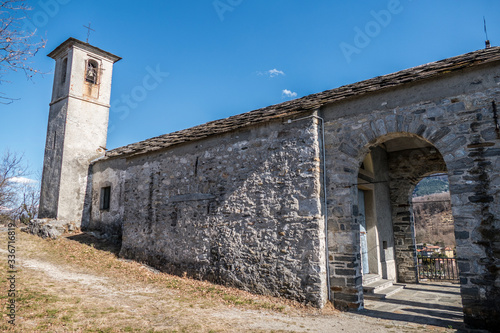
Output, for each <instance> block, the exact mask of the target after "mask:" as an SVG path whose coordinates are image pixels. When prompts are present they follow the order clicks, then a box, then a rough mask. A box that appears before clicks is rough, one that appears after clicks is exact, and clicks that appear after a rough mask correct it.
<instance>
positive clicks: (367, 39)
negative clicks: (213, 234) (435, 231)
mask: <svg viewBox="0 0 500 333" xmlns="http://www.w3.org/2000/svg"><path fill="white" fill-rule="evenodd" d="M27 2H28V4H29V5H30V6H31V7H32V10H31V11H30V12H29V13H28V15H29V16H30V18H29V19H26V20H25V21H23V22H24V23H23V25H24V27H25V29H26V30H28V31H34V30H35V29H36V34H37V35H38V36H40V37H43V38H44V39H45V40H46V47H45V49H42V50H41V51H40V52H39V53H38V54H37V55H36V56H35V57H33V58H32V59H30V60H29V61H30V62H31V65H32V66H33V67H35V68H37V69H38V70H40V71H41V72H42V73H43V74H42V75H36V76H35V77H34V78H33V79H31V80H27V79H26V76H25V75H24V74H23V73H20V72H18V73H14V72H12V73H9V74H7V75H5V76H3V77H2V79H3V80H7V81H9V82H3V83H2V84H0V93H3V94H5V96H8V97H11V98H15V99H16V100H15V101H14V102H13V103H11V104H9V105H2V104H0V154H1V153H3V152H4V151H5V150H6V149H9V150H10V151H12V152H18V153H23V154H24V157H25V159H26V161H28V162H29V165H30V170H31V176H30V177H32V178H33V177H35V175H36V174H38V173H40V172H41V169H42V166H43V153H44V146H45V136H46V129H47V120H48V113H49V102H50V99H51V93H52V92H51V91H52V81H53V72H54V64H55V63H54V61H53V60H52V59H51V58H49V57H47V54H48V53H49V52H50V51H52V50H53V49H55V48H56V47H57V46H58V45H60V44H61V43H62V42H64V41H65V40H66V39H68V38H69V37H74V38H77V39H80V40H82V41H85V40H86V38H87V32H88V30H87V29H86V28H85V27H84V25H87V26H88V24H89V23H90V24H91V28H92V29H94V30H95V31H91V33H90V38H89V43H90V44H92V45H94V46H96V47H99V48H101V49H103V50H106V51H108V52H111V53H113V54H115V55H118V56H120V57H122V58H123V59H122V60H120V61H119V62H117V63H116V64H115V66H114V69H113V83H112V91H111V109H110V120H109V130H108V142H107V148H108V149H113V148H116V147H120V146H124V145H127V144H130V143H134V142H137V141H140V140H145V139H148V138H150V137H154V136H158V135H161V134H165V133H170V132H174V131H177V130H181V129H185V128H189V127H192V126H195V125H199V124H203V123H205V122H208V121H212V120H215V119H220V118H226V117H229V116H231V115H235V114H240V113H244V112H248V111H251V110H255V109H258V108H262V107H266V106H268V105H272V104H278V103H281V102H285V101H287V100H290V99H294V98H300V97H302V96H306V95H309V94H313V93H317V92H321V91H324V90H329V89H333V88H336V87H339V86H342V85H345V84H350V83H354V82H358V81H361V80H364V79H369V78H372V77H375V76H379V75H384V74H389V73H392V72H396V71H399V70H403V69H406V68H410V67H414V66H418V65H421V64H425V63H428V62H432V61H438V60H441V59H445V58H449V57H452V56H456V55H460V54H463V53H467V52H471V51H475V50H478V49H482V48H484V45H485V44H484V41H485V39H486V38H485V33H484V28H483V16H484V17H485V18H486V22H487V29H488V37H489V39H490V40H491V44H492V45H493V46H497V45H500V20H498V15H499V14H500V1H498V0H489V1H481V0H476V1H464V0H440V1H435V0H375V1H374V0H370V1H333V0H315V1H305V0H302V1H299V0H215V1H214V0H184V1H179V0H176V1H173V0H164V1H148V0H144V1H141V2H138V1H128V0H121V1H110V0H108V1H94V0H86V1H77V0H40V1H27ZM151 71H153V72H156V73H161V74H160V76H159V79H158V84H157V85H155V88H154V89H150V90H145V89H143V80H144V78H145V77H146V76H147V75H149V73H151ZM144 91H146V93H145V94H144ZM127 99H128V100H130V101H131V102H128V103H127V102H125V101H126V100H127Z"/></svg>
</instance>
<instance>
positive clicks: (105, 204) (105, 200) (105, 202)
mask: <svg viewBox="0 0 500 333" xmlns="http://www.w3.org/2000/svg"><path fill="white" fill-rule="evenodd" d="M110 199H111V186H107V187H102V188H101V204H100V209H101V210H108V209H109V202H110Z"/></svg>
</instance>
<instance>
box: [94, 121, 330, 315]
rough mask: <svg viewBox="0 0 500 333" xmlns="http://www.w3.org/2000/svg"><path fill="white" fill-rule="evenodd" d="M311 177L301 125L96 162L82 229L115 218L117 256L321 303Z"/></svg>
mask: <svg viewBox="0 0 500 333" xmlns="http://www.w3.org/2000/svg"><path fill="white" fill-rule="evenodd" d="M124 170H126V173H125V179H124V182H123V177H122V175H123V174H122V172H123V171H124ZM320 171H321V170H320V150H319V142H318V126H317V124H316V121H315V120H313V119H311V118H310V119H307V120H302V121H300V122H294V123H282V122H274V123H268V124H264V125H261V126H259V127H249V128H246V129H244V130H241V131H238V132H233V133H227V134H225V135H222V136H217V137H212V138H209V139H206V140H203V141H195V142H191V143H188V144H183V145H178V146H174V147H172V148H169V149H166V150H163V151H159V152H157V153H153V154H149V155H141V156H137V157H135V158H134V157H131V158H128V159H127V160H126V161H124V160H112V159H111V160H105V161H98V162H97V163H95V165H94V166H93V180H92V181H93V192H92V193H93V194H92V212H91V216H92V219H91V221H90V226H91V227H92V228H96V227H98V226H99V225H103V226H109V225H118V223H117V222H118V221H119V216H120V215H122V214H123V240H122V249H121V253H120V254H121V255H122V256H124V257H126V258H131V259H135V260H139V261H142V262H146V263H148V264H150V265H153V266H154V267H157V268H160V269H162V270H164V271H166V272H170V273H175V274H180V275H181V274H184V273H186V274H187V275H188V276H192V277H194V278H201V279H206V280H210V281H214V282H217V283H221V284H225V285H229V286H235V287H238V288H241V289H245V290H249V291H252V292H257V293H261V294H270V295H281V296H285V297H288V298H291V299H296V300H299V301H303V302H308V303H311V304H313V305H315V306H323V304H324V303H325V302H326V298H327V295H326V293H327V288H326V263H325V250H326V249H325V235H324V217H323V214H322V205H321V202H322V201H321V198H320V193H321V183H320V179H321V178H320ZM103 186H111V188H112V199H111V207H110V209H109V212H100V211H99V204H98V203H99V199H98V196H97V194H96V193H97V191H98V190H99V189H100V188H101V187H103ZM121 211H123V213H122V212H121ZM115 213H116V214H115ZM108 222H109V223H108Z"/></svg>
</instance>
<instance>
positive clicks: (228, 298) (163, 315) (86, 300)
mask: <svg viewBox="0 0 500 333" xmlns="http://www.w3.org/2000/svg"><path fill="white" fill-rule="evenodd" d="M3 236H4V234H2V233H0V249H4V248H6V237H3ZM17 249H18V250H17V251H18V252H17V253H16V257H17V258H18V259H20V260H23V261H26V260H30V263H31V262H34V261H36V262H41V263H44V264H49V265H50V266H44V267H41V268H40V269H38V270H33V269H25V268H21V269H18V271H17V273H16V289H17V298H16V306H17V308H16V315H17V317H16V326H12V325H10V324H8V323H7V320H3V321H2V322H1V323H0V331H8V332H145V331H151V332H226V331H231V330H232V329H234V328H235V327H232V326H231V325H230V324H228V322H226V321H225V320H217V319H214V318H213V317H210V318H208V317H207V316H206V315H205V317H203V316H201V315H200V314H199V313H198V312H199V311H200V310H201V311H213V312H220V313H222V314H223V313H224V312H225V311H227V309H228V308H234V307H237V308H241V309H253V310H265V311H275V312H287V311H288V312H293V311H302V312H305V313H308V312H309V313H314V312H317V311H318V310H317V309H313V308H310V307H307V306H304V305H302V304H299V303H297V302H293V301H288V300H282V299H278V298H273V297H266V296H256V295H253V294H250V293H248V292H245V291H241V290H238V289H235V288H226V287H223V286H219V285H214V284H212V283H208V282H204V281H198V280H193V279H189V278H186V277H178V276H173V275H169V274H165V273H158V272H154V271H152V270H150V269H148V268H147V267H145V266H144V265H141V264H139V263H137V262H133V261H126V260H122V259H120V258H118V257H117V249H116V248H113V247H112V246H110V245H107V244H104V243H100V242H97V241H95V242H90V241H89V240H88V239H87V240H86V241H75V240H71V239H67V238H62V239H59V240H55V241H54V240H42V239H40V238H38V237H35V236H32V235H28V234H25V233H22V232H20V231H18V232H17ZM6 259H7V258H6V255H4V254H2V253H0V269H1V270H3V271H6V270H7V262H6ZM47 267H49V268H47ZM51 267H56V269H55V270H51ZM47 269H49V270H51V271H50V272H47V271H45V273H44V272H43V271H44V270H47ZM58 274H59V275H61V276H58ZM52 275H53V276H52ZM86 277H89V281H90V282H89V281H85V278H86ZM78 279H80V280H78ZM6 286H7V281H6V279H5V278H3V277H2V280H1V282H0V288H1V290H6ZM7 301H8V298H7V295H6V294H5V293H1V292H0V306H1V308H2V310H3V316H4V318H5V313H6V305H7ZM223 317H224V316H223V315H222V317H221V318H223Z"/></svg>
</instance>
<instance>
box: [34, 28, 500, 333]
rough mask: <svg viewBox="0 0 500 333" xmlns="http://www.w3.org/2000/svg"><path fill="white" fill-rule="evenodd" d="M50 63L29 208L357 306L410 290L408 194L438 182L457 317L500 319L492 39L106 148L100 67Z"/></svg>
mask: <svg viewBox="0 0 500 333" xmlns="http://www.w3.org/2000/svg"><path fill="white" fill-rule="evenodd" d="M49 56H50V57H51V58H53V59H54V60H55V75H54V85H53V95H52V100H51V102H50V112H49V122H48V129H47V141H46V147H45V160H44V170H43V180H42V191H41V204H40V214H39V215H40V218H52V219H57V220H58V221H64V222H72V223H74V224H76V225H77V226H81V228H82V229H83V230H94V231H99V232H101V233H102V234H106V235H107V236H109V237H115V238H116V239H120V241H121V252H120V255H121V256H123V257H126V258H130V259H135V260H138V261H141V262H144V263H147V264H149V265H152V266H154V267H156V268H158V269H161V270H163V271H165V272H169V273H174V274H187V275H188V276H191V277H193V278H197V279H205V280H209V281H213V282H216V283H221V284H224V285H229V286H235V287H238V288H241V289H245V290H248V291H252V292H255V293H260V294H268V295H276V296H282V297H287V298H290V299H295V300H298V301H302V302H306V303H309V304H312V305H315V306H317V307H322V306H323V305H324V304H325V303H326V302H328V301H331V302H333V304H334V305H335V307H337V308H339V309H360V308H362V307H363V302H364V291H363V285H366V284H367V283H368V281H367V280H368V277H370V279H371V278H373V277H377V278H378V279H385V280H388V281H394V282H401V283H416V282H418V276H417V269H416V248H415V237H414V224H413V212H412V204H411V195H412V192H413V189H414V188H415V186H416V184H417V183H418V182H419V181H420V180H421V179H422V178H423V177H426V176H428V175H431V174H434V173H446V174H447V175H448V177H449V184H450V193H451V201H452V213H453V217H454V226H455V236H456V243H457V248H456V252H457V257H458V259H457V260H458V266H459V270H460V286H461V295H462V300H463V310H464V314H465V321H466V323H467V324H469V325H471V326H473V327H482V328H490V329H492V328H496V327H498V326H499V325H500V271H499V269H500V232H499V228H500V221H499V208H500V197H499V189H500V175H499V170H500V128H499V119H498V117H499V115H498V113H499V111H498V103H499V102H500V47H491V48H487V49H484V50H479V51H475V52H471V53H467V54H463V55H460V56H457V57H453V58H449V59H445V60H441V61H437V62H434V63H429V64H425V65H422V66H418V67H414V68H410V69H407V70H403V71H400V72H396V73H393V74H388V75H384V76H380V77H376V78H373V79H369V80H366V81H362V82H358V83H354V84H349V85H346V86H342V87H339V88H336V89H332V90H328V91H324V92H321V93H317V94H313V95H309V96H305V97H302V98H299V99H295V100H292V101H288V102H285V103H281V104H277V105H272V106H269V107H265V108H262V109H259V110H254V111H251V112H248V113H244V114H240V115H236V116H232V117H229V118H226V119H221V120H215V121H212V122H209V123H206V124H203V125H199V126H196V127H193V128H189V129H185V130H182V131H178V132H174V133H170V134H165V135H162V136H158V137H155V138H151V139H148V140H145V141H142V142H137V143H133V144H130V145H127V146H124V147H120V148H116V149H113V150H106V136H107V128H108V116H109V107H110V106H109V102H110V91H111V78H112V70H113V64H114V63H115V62H117V61H119V60H120V57H117V56H115V55H113V54H111V53H109V52H106V51H103V50H101V49H99V48H97V47H94V46H92V45H90V44H87V43H84V42H81V41H79V40H76V39H74V38H70V39H68V40H67V41H65V42H64V43H62V44H61V45H60V46H58V47H57V48H56V49H55V50H54V51H52V52H51V53H50V54H49Z"/></svg>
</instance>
